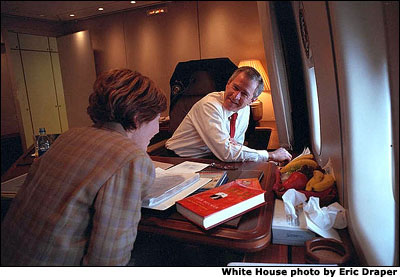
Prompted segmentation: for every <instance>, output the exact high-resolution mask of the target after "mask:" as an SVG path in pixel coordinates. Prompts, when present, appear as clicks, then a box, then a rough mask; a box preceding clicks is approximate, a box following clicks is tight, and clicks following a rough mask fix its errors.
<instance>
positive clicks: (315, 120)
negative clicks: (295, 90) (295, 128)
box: [308, 67, 321, 154]
mask: <svg viewBox="0 0 400 277" xmlns="http://www.w3.org/2000/svg"><path fill="white" fill-rule="evenodd" d="M308 82H309V88H310V89H309V96H310V104H311V114H310V119H311V120H310V121H311V128H312V129H313V130H314V131H313V132H312V134H313V141H314V143H315V145H314V147H315V151H316V152H317V153H318V154H321V128H320V120H319V104H318V103H319V101H318V92H317V81H316V78H315V70H314V67H310V68H309V69H308Z"/></svg>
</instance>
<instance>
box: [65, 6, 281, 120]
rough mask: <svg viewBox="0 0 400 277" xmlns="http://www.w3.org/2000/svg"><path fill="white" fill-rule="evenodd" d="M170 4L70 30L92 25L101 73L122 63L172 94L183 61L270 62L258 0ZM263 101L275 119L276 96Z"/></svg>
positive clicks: (266, 113)
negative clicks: (158, 11)
mask: <svg viewBox="0 0 400 277" xmlns="http://www.w3.org/2000/svg"><path fill="white" fill-rule="evenodd" d="M164 6H166V7H167V11H168V12H167V13H165V14H160V15H156V16H147V14H146V10H147V9H136V10H131V11H126V12H122V13H118V14H111V15H105V16H101V17H95V18H92V19H88V20H83V21H77V22H71V23H69V24H67V25H66V26H65V28H66V32H68V33H73V32H77V31H81V30H89V32H90V35H91V40H92V45H93V50H94V55H95V62H96V72H97V74H99V73H101V72H103V71H106V70H109V69H112V68H118V67H128V68H131V69H134V70H138V71H139V72H141V73H142V74H144V75H147V76H149V77H150V78H151V79H153V80H154V81H155V82H156V84H157V85H159V86H160V88H161V89H162V90H163V91H164V92H165V93H166V95H167V98H168V99H169V94H170V86H169V80H170V78H171V75H172V73H173V71H174V69H175V66H176V65H177V63H178V62H181V61H187V60H197V59H207V58H219V57H228V58H230V59H231V60H232V62H234V63H235V64H239V62H240V61H241V60H243V59H250V58H252V59H259V60H260V61H261V63H262V64H263V65H264V67H265V68H266V59H265V54H264V46H263V41H262V36H261V28H260V24H259V20H258V10H257V3H256V1H173V2H168V3H166V4H164ZM249 30H251V32H249ZM261 101H263V102H264V103H263V104H264V116H263V119H262V120H268V121H273V120H274V116H273V113H271V111H272V110H273V108H272V100H271V98H270V97H267V95H262V96H261ZM167 114H168V111H167V112H166V113H165V115H167Z"/></svg>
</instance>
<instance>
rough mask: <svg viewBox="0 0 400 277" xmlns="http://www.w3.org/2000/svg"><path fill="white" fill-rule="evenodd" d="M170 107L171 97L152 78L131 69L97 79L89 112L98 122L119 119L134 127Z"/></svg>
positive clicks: (112, 71) (129, 128) (124, 124)
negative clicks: (168, 105) (168, 100)
mask: <svg viewBox="0 0 400 277" xmlns="http://www.w3.org/2000/svg"><path fill="white" fill-rule="evenodd" d="M166 109H167V99H166V97H165V95H164V94H163V93H162V91H161V90H160V89H159V88H158V87H156V85H155V84H154V82H153V81H152V80H150V79H149V78H148V77H146V76H143V75H142V74H140V73H139V72H136V71H132V70H130V69H114V70H111V71H108V72H105V73H102V74H101V75H100V76H99V77H98V78H97V80H96V81H95V83H94V85H93V93H92V94H91V95H90V96H89V106H88V108H87V113H88V114H89V116H90V118H91V119H92V121H93V122H94V123H95V124H100V125H101V124H102V123H105V122H118V123H120V124H121V125H122V126H123V127H124V129H125V130H134V129H136V128H138V127H140V125H141V124H142V123H145V122H149V121H152V120H153V119H154V118H156V117H157V115H158V114H160V113H161V112H163V111H165V110H166Z"/></svg>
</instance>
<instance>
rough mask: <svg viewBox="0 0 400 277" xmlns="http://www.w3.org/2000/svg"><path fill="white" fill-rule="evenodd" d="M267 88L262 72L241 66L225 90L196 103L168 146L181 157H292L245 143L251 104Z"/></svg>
mask: <svg viewBox="0 0 400 277" xmlns="http://www.w3.org/2000/svg"><path fill="white" fill-rule="evenodd" d="M263 89H264V84H263V80H262V77H261V75H260V74H259V73H258V72H257V71H256V70H255V69H254V68H252V67H240V68H238V69H237V70H236V71H235V72H234V73H233V74H232V76H231V77H230V79H229V80H228V83H227V85H226V88H225V91H220V92H212V93H209V94H207V95H206V96H205V97H203V98H202V99H200V100H199V101H198V102H197V103H196V104H194V105H193V107H192V108H191V110H190V111H189V112H188V114H187V115H186V117H185V118H184V119H183V121H182V122H181V124H180V125H179V126H178V128H177V129H176V131H175V132H174V134H173V136H172V137H171V138H170V139H169V140H168V141H167V142H166V144H165V146H166V148H167V149H169V150H172V151H174V152H175V153H176V154H177V155H178V156H181V157H193V158H201V157H206V156H209V155H210V154H214V155H215V156H216V157H217V158H218V159H220V160H221V161H226V162H239V161H271V160H272V161H277V162H282V161H290V160H291V158H292V156H291V154H290V153H289V152H288V151H286V149H284V148H279V149H277V150H275V151H273V152H270V153H269V152H268V151H267V150H255V149H251V148H249V147H247V146H245V145H243V143H244V138H245V132H246V130H247V127H248V124H249V118H250V106H249V105H250V104H251V103H252V102H254V101H255V100H257V97H258V96H259V95H260V93H261V92H262V91H263ZM234 113H237V114H238V115H237V119H236V124H235V133H234V136H233V137H232V138H231V136H230V129H231V128H230V120H231V117H232V115H233V114H234Z"/></svg>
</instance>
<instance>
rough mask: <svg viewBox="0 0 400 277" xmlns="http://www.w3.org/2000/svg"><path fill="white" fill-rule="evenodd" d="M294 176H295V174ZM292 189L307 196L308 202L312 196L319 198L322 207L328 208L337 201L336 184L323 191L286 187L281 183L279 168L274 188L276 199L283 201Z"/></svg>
mask: <svg viewBox="0 0 400 277" xmlns="http://www.w3.org/2000/svg"><path fill="white" fill-rule="evenodd" d="M292 174H294V172H293V173H292ZM289 178H290V177H289ZM308 179H309V178H308ZM303 187H304V186H303ZM290 188H294V189H296V190H297V191H298V192H301V193H303V194H304V195H305V196H306V198H307V201H308V199H309V198H310V197H311V196H314V197H318V198H319V205H320V207H324V206H328V205H329V204H331V203H333V202H335V201H337V188H336V183H334V184H333V185H331V186H329V187H328V188H327V189H325V190H322V191H313V190H305V189H300V188H299V187H297V188H296V187H288V186H284V183H282V182H281V170H280V169H279V168H276V172H275V183H274V186H273V188H272V189H273V191H274V193H275V195H276V197H277V198H279V199H282V195H284V194H285V192H286V191H287V190H288V189H290Z"/></svg>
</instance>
